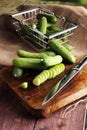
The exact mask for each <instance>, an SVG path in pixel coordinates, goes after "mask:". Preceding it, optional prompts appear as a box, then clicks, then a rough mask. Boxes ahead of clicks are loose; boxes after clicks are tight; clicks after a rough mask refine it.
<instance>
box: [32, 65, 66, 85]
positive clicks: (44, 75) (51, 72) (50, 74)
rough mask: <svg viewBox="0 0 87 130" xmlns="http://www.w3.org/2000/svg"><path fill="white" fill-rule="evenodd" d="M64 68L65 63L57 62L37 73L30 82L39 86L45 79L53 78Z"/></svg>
mask: <svg viewBox="0 0 87 130" xmlns="http://www.w3.org/2000/svg"><path fill="white" fill-rule="evenodd" d="M64 70H65V65H64V64H63V63H60V64H57V65H55V66H53V67H51V68H50V69H48V70H43V71H42V72H41V73H40V74H39V75H37V76H36V77H35V78H34V79H33V81H32V83H33V84H34V85H35V86H39V85H41V84H42V83H44V82H45V81H47V80H48V79H52V78H55V77H56V76H57V75H59V74H60V73H62V72H63V71H64Z"/></svg>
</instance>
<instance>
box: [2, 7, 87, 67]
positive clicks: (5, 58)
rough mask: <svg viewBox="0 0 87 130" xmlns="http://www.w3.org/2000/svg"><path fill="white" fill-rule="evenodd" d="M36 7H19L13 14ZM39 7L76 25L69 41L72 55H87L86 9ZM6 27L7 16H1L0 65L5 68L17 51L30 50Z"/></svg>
mask: <svg viewBox="0 0 87 130" xmlns="http://www.w3.org/2000/svg"><path fill="white" fill-rule="evenodd" d="M36 6H38V5H33V6H28V5H27V6H24V5H21V6H19V7H18V8H17V9H15V12H18V11H22V10H25V9H28V8H31V7H36ZM41 7H44V8H47V9H49V10H52V11H54V13H55V14H56V15H62V16H65V17H67V18H68V19H69V20H72V21H73V22H76V23H77V24H78V28H77V29H76V30H75V31H74V35H73V36H72V37H71V39H70V41H69V42H70V44H73V46H74V50H73V52H72V53H74V54H75V56H77V57H80V56H83V55H85V54H87V9H86V8H84V7H82V6H68V5H41ZM8 27H10V23H9V18H8V15H7V14H3V15H1V16H0V64H1V65H7V66H9V65H12V59H13V58H14V57H16V56H17V55H16V51H17V50H18V49H24V50H32V47H30V46H29V45H28V44H27V43H26V42H24V41H23V40H22V39H21V38H20V37H19V36H18V35H17V34H16V33H15V32H13V31H12V30H11V29H9V28H8Z"/></svg>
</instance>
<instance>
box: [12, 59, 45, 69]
mask: <svg viewBox="0 0 87 130" xmlns="http://www.w3.org/2000/svg"><path fill="white" fill-rule="evenodd" d="M42 60H43V59H36V58H15V59H13V65H14V66H16V67H21V68H30V69H37V70H43V69H46V68H47V67H46V66H45V65H43V64H42Z"/></svg>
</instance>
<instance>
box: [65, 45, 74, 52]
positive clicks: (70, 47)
mask: <svg viewBox="0 0 87 130" xmlns="http://www.w3.org/2000/svg"><path fill="white" fill-rule="evenodd" d="M63 46H64V47H65V48H66V49H67V50H69V51H72V49H73V47H72V46H71V45H70V44H64V45H63Z"/></svg>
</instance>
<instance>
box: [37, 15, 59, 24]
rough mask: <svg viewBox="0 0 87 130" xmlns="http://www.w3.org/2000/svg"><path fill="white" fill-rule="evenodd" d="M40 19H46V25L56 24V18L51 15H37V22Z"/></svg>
mask: <svg viewBox="0 0 87 130" xmlns="http://www.w3.org/2000/svg"><path fill="white" fill-rule="evenodd" d="M41 17H46V18H47V21H48V23H56V22H57V18H56V16H54V15H52V14H43V13H40V14H37V19H38V20H39V19H41Z"/></svg>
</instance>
